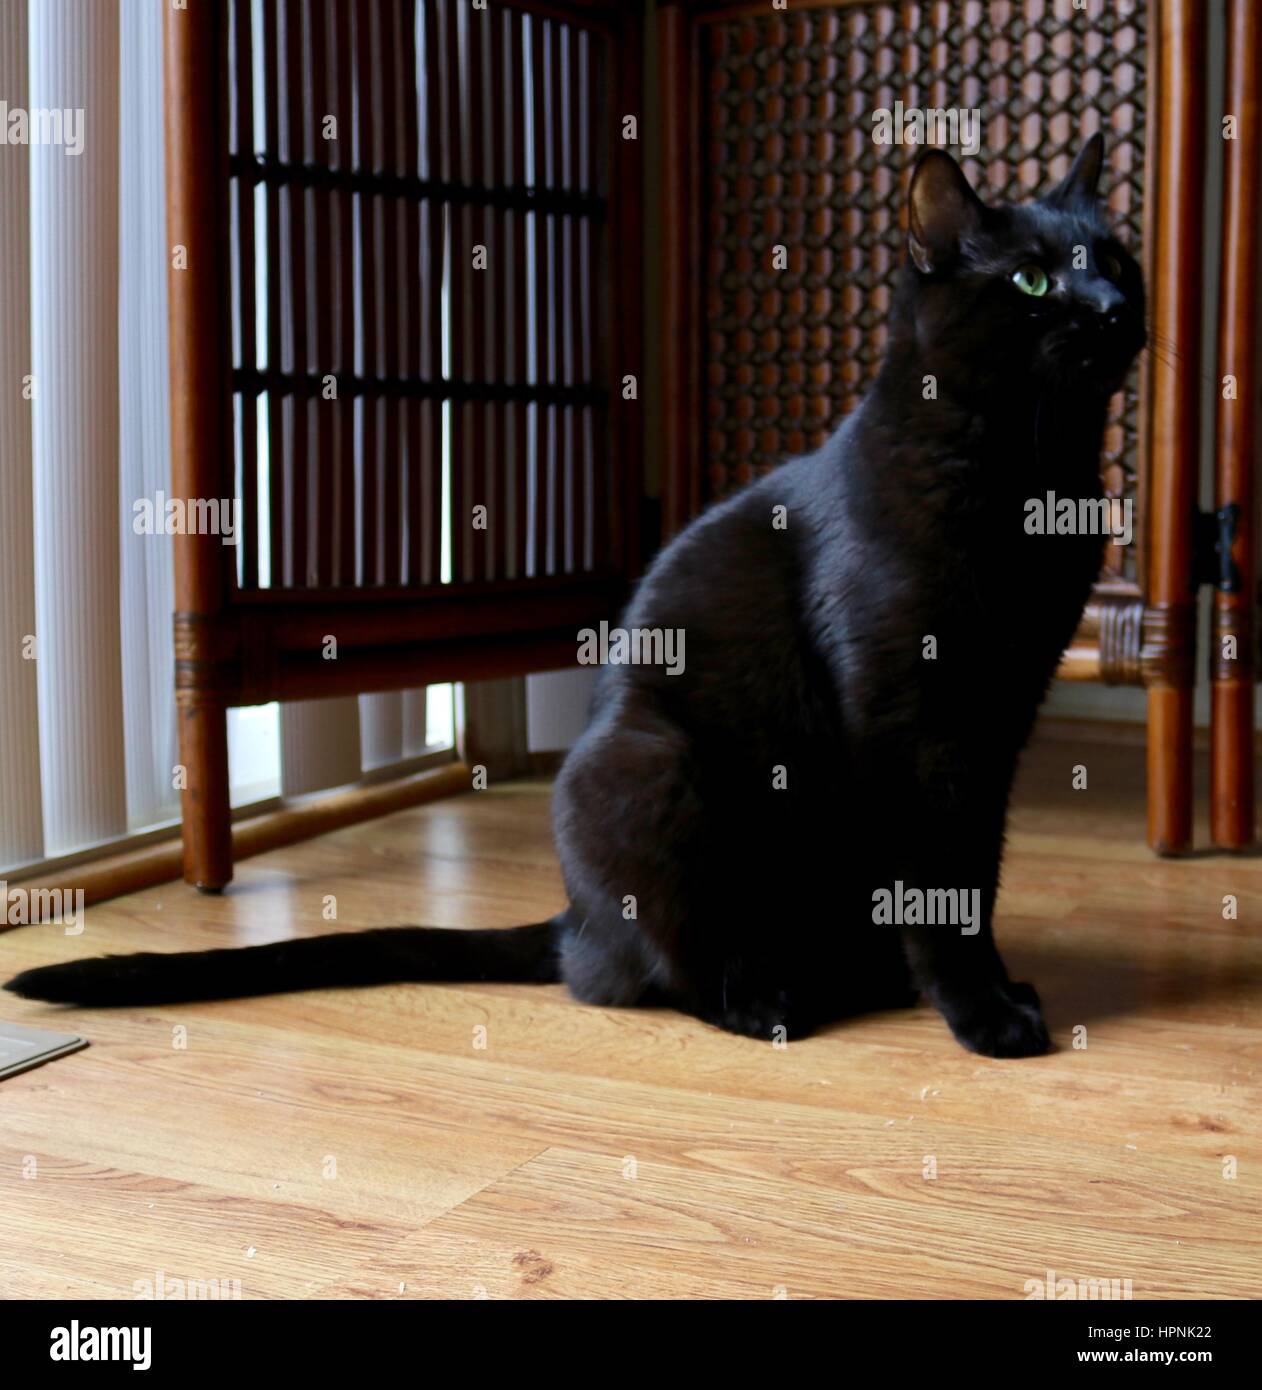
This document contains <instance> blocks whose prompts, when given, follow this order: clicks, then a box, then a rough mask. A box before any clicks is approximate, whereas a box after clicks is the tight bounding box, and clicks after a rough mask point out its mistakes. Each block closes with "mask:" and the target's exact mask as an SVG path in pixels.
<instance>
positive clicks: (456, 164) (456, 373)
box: [443, 0, 470, 581]
mask: <svg viewBox="0 0 1262 1390" xmlns="http://www.w3.org/2000/svg"><path fill="white" fill-rule="evenodd" d="M444 8H445V11H446V14H445V19H446V26H447V31H446V48H447V61H446V64H445V67H444V72H443V78H444V82H445V84H446V92H445V95H446V99H447V102H446V104H447V168H448V179H449V181H450V182H452V183H465V182H467V180H468V165H467V163H466V154H465V150H464V114H465V103H467V101H468V83H467V81H466V74H465V70H464V68H463V67H462V62H463V57H464V54H463V49H462V47H461V43H460V37H461V36H460V28H461V25H460V16H461V15H466V18H467V14H466V12H465V10H464V7H463V6H460V5H458V4H457V3H455V0H446V4H445V6H444ZM447 216H448V226H449V240H448V245H449V249H450V262H449V280H448V300H447V302H448V313H449V315H450V322H451V330H450V361H451V379H452V380H453V381H456V382H463V381H465V380H467V371H468V368H467V362H466V351H467V348H466V338H467V331H468V321H467V307H468V306H467V294H468V286H467V283H466V282H467V280H468V276H469V241H470V238H469V213H468V208H467V207H466V206H465V205H464V204H463V203H459V202H457V203H453V204H451V205H450V206H449V207H448V210H447ZM449 418H450V422H451V432H450V457H451V485H452V492H451V495H452V506H451V575H452V578H453V579H454V580H456V581H459V580H463V579H466V578H467V577H468V573H469V571H468V559H467V557H468V553H469V551H468V546H469V507H470V486H469V483H470V479H469V467H470V462H469V451H468V439H469V436H468V429H467V422H468V406H467V405H466V404H462V403H461V402H459V401H453V402H452V403H451V406H450V411H449Z"/></svg>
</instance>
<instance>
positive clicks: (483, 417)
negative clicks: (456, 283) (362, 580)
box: [462, 10, 496, 579]
mask: <svg viewBox="0 0 1262 1390" xmlns="http://www.w3.org/2000/svg"><path fill="white" fill-rule="evenodd" d="M490 23H491V16H490V12H489V11H487V10H471V11H469V30H468V65H469V66H468V78H467V92H466V97H465V104H466V105H467V107H468V121H469V137H470V148H469V182H470V184H471V185H472V186H473V187H474V188H483V187H485V186H486V184H487V182H488V180H487V163H486V134H487V131H486V109H487V90H486V62H485V57H486V36H487V31H488V29H489V27H490ZM469 214H470V222H471V224H472V233H471V235H472V242H473V245H477V246H482V247H485V248H486V254H487V257H488V264H489V262H490V259H491V258H493V257H494V255H495V251H496V248H494V247H493V246H491V244H490V242H491V238H490V233H489V227H490V216H489V213H488V211H487V209H486V206H485V205H484V204H481V203H479V204H478V205H476V206H475V207H472V208H470V210H469ZM488 274H490V271H489V270H488V269H483V270H477V269H471V271H470V275H469V348H470V353H469V373H470V379H471V380H472V381H474V382H476V383H483V382H485V380H486V355H487V332H486V304H487V292H486V282H487V276H488ZM489 409H490V407H489V406H488V404H487V402H486V401H485V400H475V401H473V402H471V404H470V406H469V452H470V457H469V496H468V510H467V511H466V513H465V517H464V519H463V522H462V524H463V525H464V526H465V527H466V528H467V531H468V537H469V577H470V578H471V579H483V578H485V577H486V572H487V534H488V533H487V532H486V531H485V530H483V529H477V530H475V529H474V528H473V525H472V519H471V518H472V509H473V508H474V507H476V506H487V505H488V497H487V491H486V465H487V447H486V442H487V415H488V412H489Z"/></svg>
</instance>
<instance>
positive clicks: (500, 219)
mask: <svg viewBox="0 0 1262 1390" xmlns="http://www.w3.org/2000/svg"><path fill="white" fill-rule="evenodd" d="M486 31H487V50H488V53H489V56H490V73H491V77H490V98H491V100H490V115H491V175H490V180H489V182H491V183H493V184H496V185H498V186H500V187H507V186H508V185H509V184H510V183H511V182H512V178H511V175H510V173H509V169H508V162H507V160H508V147H507V142H506V139H505V131H504V127H505V118H506V116H507V114H508V113H507V111H506V105H507V100H506V93H505V87H504V57H505V54H504V45H505V41H506V38H507V34H508V24H507V15H506V13H505V12H504V11H502V10H495V11H493V12H492V13H491V14H489V15H488V16H487V18H486ZM491 226H492V236H491V240H490V248H491V261H490V269H489V271H488V274H489V277H490V279H489V289H488V293H489V295H490V300H491V331H490V334H491V343H490V346H491V378H492V380H494V381H497V382H503V381H504V380H506V367H507V362H508V348H507V343H506V337H507V333H508V285H509V278H508V272H509V261H510V254H511V253H510V250H509V243H508V230H507V217H506V215H505V213H504V209H503V208H502V207H497V208H496V209H495V212H494V215H493V218H492V223H491ZM487 409H488V411H489V412H490V422H489V435H488V444H487V459H486V480H487V492H486V503H487V508H488V519H487V525H488V532H487V538H486V569H485V573H486V575H487V576H488V577H489V578H493V579H494V578H499V577H501V576H502V575H503V573H504V562H505V560H506V558H507V556H506V554H505V547H506V546H507V544H508V536H509V531H508V525H507V523H508V472H509V468H510V464H509V461H508V407H507V406H506V405H502V404H492V405H488V407H487Z"/></svg>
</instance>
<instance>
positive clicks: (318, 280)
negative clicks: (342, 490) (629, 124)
mask: <svg viewBox="0 0 1262 1390" xmlns="http://www.w3.org/2000/svg"><path fill="white" fill-rule="evenodd" d="M307 4H308V7H309V9H308V16H309V18H308V23H309V28H308V35H309V45H310V50H311V58H310V71H311V106H310V110H309V112H308V115H307V121H308V124H309V127H310V130H311V145H312V150H313V154H314V161H315V163H316V164H318V165H321V166H322V167H324V168H329V167H331V166H332V164H333V155H334V150H335V149H336V148H337V144H338V142H337V141H336V140H330V139H327V138H325V131H324V122H325V118H326V117H327V116H332V115H334V114H335V104H336V103H335V101H334V95H333V75H332V71H331V66H330V65H331V62H332V55H331V53H330V51H329V50H330V45H329V26H328V21H329V0H307ZM337 133H338V138H339V139H341V138H342V135H343V131H342V128H341V124H340V122H339V124H338V128H337ZM345 134H346V135H347V136H349V135H350V131H349V130H347V131H346V132H345ZM334 201H335V200H334V195H333V193H332V191H331V190H330V189H329V188H328V187H327V186H325V185H318V186H317V187H316V188H315V189H314V190H313V192H312V194H311V202H312V216H313V221H314V224H315V226H314V240H315V275H314V279H313V288H314V293H313V296H312V300H311V309H312V314H313V316H314V319H315V322H314V332H315V370H316V372H317V373H318V374H319V376H320V377H321V378H323V377H324V376H325V375H326V374H327V373H329V372H331V371H332V370H333V364H334V360H335V359H334V314H335V312H336V307H337V300H336V297H335V295H334V274H333V237H334V232H335V227H334V219H335V216H336V213H335V209H334ZM338 408H339V407H338V403H337V402H336V401H329V400H325V398H324V393H323V391H319V392H318V393H317V394H316V396H315V397H314V401H313V404H312V406H311V418H312V423H313V427H314V430H315V449H314V454H315V458H314V468H315V486H314V488H313V489H312V491H311V493H310V494H309V495H310V496H312V497H313V498H314V502H313V503H309V504H308V507H307V511H308V514H309V515H310V516H311V518H312V521H313V523H314V525H313V532H314V534H313V552H314V553H313V554H312V556H311V563H312V568H313V574H312V577H313V579H314V580H315V582H316V583H317V584H320V585H331V584H333V583H335V582H336V581H335V570H334V552H335V548H336V537H337V531H336V528H335V525H334V506H333V501H334V489H333V483H334V477H333V472H334V446H335V444H336V421H337V413H338Z"/></svg>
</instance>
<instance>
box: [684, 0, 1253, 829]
mask: <svg viewBox="0 0 1262 1390" xmlns="http://www.w3.org/2000/svg"><path fill="white" fill-rule="evenodd" d="M1245 7H1247V0H1246V6H1245ZM1245 23H1247V21H1244V20H1242V21H1241V24H1245ZM1206 25H1207V20H1206V14H1205V7H1204V5H1203V4H1201V3H1200V0H1107V3H1100V4H1096V3H1093V4H1091V5H1090V6H1088V7H1086V8H1085V9H1083V8H1075V6H1074V5H1073V3H1072V0H840V3H838V0H833V2H832V3H829V4H820V3H815V2H814V0H798V3H794V4H792V5H791V6H789V7H787V8H786V9H782V10H776V9H773V8H772V7H771V6H770V5H768V4H766V3H763V0H758V3H739V0H738V2H737V3H732V0H722V3H707V0H661V4H660V27H659V41H660V51H661V61H662V81H661V86H662V93H663V112H662V130H663V139H664V142H665V150H664V184H665V188H664V195H663V208H664V216H665V219H666V235H665V242H664V250H665V255H664V264H663V282H664V286H665V295H666V306H665V311H664V335H663V341H662V345H661V346H662V382H663V393H664V404H665V417H666V441H665V448H666V460H667V462H666V479H667V485H666V496H665V514H666V522H667V529H668V530H673V529H676V528H677V527H678V526H679V525H681V524H682V523H683V522H684V521H685V520H686V519H687V518H688V517H689V516H690V515H692V514H693V513H694V512H695V511H696V510H697V509H698V508H699V507H701V506H702V505H704V504H705V503H706V502H708V501H709V500H711V499H713V498H715V497H718V496H721V495H722V494H723V493H725V492H726V491H728V490H729V489H731V488H734V487H737V486H739V485H741V484H742V483H744V482H745V481H747V480H748V479H749V478H750V477H752V476H755V475H756V474H758V473H760V472H763V471H765V470H766V469H768V468H771V467H773V466H774V465H775V464H776V463H777V462H779V461H780V460H781V459H782V458H783V457H785V456H786V455H789V454H793V453H798V452H802V451H805V450H808V449H811V448H815V447H817V446H818V445H819V444H821V443H822V442H823V440H824V439H825V438H826V437H827V435H828V433H829V432H830V431H831V430H832V429H833V428H835V426H836V424H837V422H838V421H839V419H840V418H841V417H842V416H843V415H844V414H845V413H846V412H847V411H849V410H850V409H852V408H853V407H854V405H855V404H856V403H857V402H858V400H859V398H860V396H861V394H862V392H863V390H864V388H865V387H866V385H867V383H868V382H869V381H870V380H871V378H872V376H873V375H874V373H875V371H876V368H877V366H878V364H879V361H880V356H881V352H882V349H883V346H884V342H885V333H886V328H885V315H886V312H887V309H888V306H889V296H890V292H891V288H892V284H893V280H894V277H895V275H896V273H897V270H898V266H899V264H900V261H901V258H902V255H903V250H904V242H905V237H906V224H905V212H904V200H905V194H906V184H907V178H908V175H909V172H910V168H911V165H912V163H913V162H914V159H915V156H916V155H917V153H918V150H917V149H916V148H915V147H912V146H904V145H890V144H886V145H878V144H876V143H874V141H873V139H872V115H873V112H875V111H876V110H878V109H881V108H884V109H886V110H893V109H894V106H895V103H896V102H899V101H901V102H902V103H903V106H904V108H908V107H918V108H921V109H925V108H947V107H964V108H980V110H981V113H982V117H983V119H982V148H981V150H980V152H979V153H978V155H977V157H975V158H967V157H966V158H964V159H963V160H962V163H963V165H964V168H965V170H966V172H967V173H968V175H969V177H970V178H971V179H972V180H973V181H974V183H975V184H976V186H977V187H978V188H979V189H980V190H981V191H982V192H983V195H984V196H986V197H988V198H990V199H992V200H997V201H999V200H1009V201H1017V200H1021V199H1025V198H1028V197H1031V196H1034V195H1035V194H1036V193H1037V192H1038V191H1039V190H1040V189H1043V188H1046V187H1047V186H1049V183H1050V182H1051V181H1052V180H1054V179H1056V178H1059V177H1060V176H1061V175H1062V174H1063V173H1064V172H1065V170H1066V169H1067V167H1068V164H1069V161H1070V159H1071V158H1072V155H1073V154H1074V153H1075V152H1076V150H1077V149H1078V148H1079V146H1080V144H1081V142H1082V140H1083V139H1084V138H1085V137H1086V136H1087V135H1088V134H1090V133H1091V132H1092V131H1094V130H1095V129H1097V128H1099V127H1103V128H1104V129H1105V132H1106V144H1107V160H1108V167H1107V170H1106V173H1105V177H1104V187H1105V190H1106V192H1107V197H1108V202H1109V207H1110V210H1111V213H1112V215H1113V219H1114V222H1115V224H1116V226H1117V228H1118V231H1119V234H1120V235H1121V237H1122V238H1123V239H1124V240H1125V241H1127V242H1128V243H1129V244H1130V245H1131V246H1132V248H1133V249H1134V251H1135V253H1136V254H1137V255H1138V256H1139V257H1140V259H1141V261H1142V263H1143V265H1144V268H1145V276H1146V280H1147V284H1148V287H1149V311H1150V320H1151V324H1152V330H1153V341H1152V350H1151V351H1150V352H1149V353H1146V354H1144V356H1143V357H1142V358H1141V362H1140V364H1139V365H1138V366H1137V367H1136V369H1135V371H1134V372H1133V373H1132V376H1131V379H1130V381H1129V382H1128V384H1127V386H1126V388H1125V390H1124V391H1122V392H1121V393H1119V395H1118V396H1117V397H1116V398H1115V400H1114V401H1113V403H1112V407H1111V415H1110V422H1109V427H1108V432H1107V435H1106V439H1105V447H1104V457H1103V459H1102V461H1101V466H1102V469H1103V480H1104V486H1105V490H1106V492H1107V493H1108V494H1109V495H1110V496H1112V497H1116V498H1121V499H1129V500H1130V501H1131V502H1132V503H1133V504H1134V507H1135V515H1136V530H1137V535H1138V536H1139V537H1141V538H1142V539H1141V542H1140V543H1138V544H1136V545H1134V546H1132V547H1121V546H1117V545H1113V546H1110V549H1109V552H1108V559H1107V561H1106V564H1105V567H1104V572H1103V573H1102V575H1101V577H1100V580H1099V582H1098V584H1097V585H1096V588H1095V592H1094V595H1093V597H1092V600H1091V603H1090V606H1089V607H1088V609H1087V612H1086V614H1085V617H1084V621H1083V624H1082V627H1081V629H1080V631H1079V633H1078V634H1077V636H1076V638H1075V640H1074V642H1073V644H1072V647H1071V649H1070V651H1069V652H1068V653H1067V654H1066V658H1065V662H1064V665H1063V667H1062V672H1061V674H1062V675H1064V676H1068V677H1072V678H1078V679H1088V680H1100V681H1105V682H1107V683H1110V684H1118V683H1122V684H1134V685H1144V686H1146V687H1147V689H1148V692H1149V730H1150V738H1149V813H1150V814H1149V838H1150V841H1151V843H1152V844H1153V846H1154V848H1157V849H1159V850H1162V851H1167V852H1172V851H1179V850H1182V849H1185V848H1187V847H1188V845H1189V844H1190V841H1191V738H1192V691H1193V685H1194V669H1193V654H1194V639H1195V589H1194V587H1193V586H1194V582H1195V581H1196V578H1197V576H1196V575H1195V574H1194V572H1193V538H1194V534H1193V533H1194V531H1195V529H1196V527H1195V526H1194V508H1195V502H1196V464H1197V449H1198V402H1199V393H1200V389H1201V376H1200V366H1199V360H1198V359H1199V340H1200V314H1201V278H1202V277H1201V253H1202V245H1201V242H1202V237H1201V218H1202V212H1203V207H1204V138H1205V137H1204V131H1205V116H1204V111H1203V106H1204V92H1205V63H1206V51H1205V50H1206V36H1205V30H1206ZM1244 81H1245V79H1244V78H1242V79H1241V83H1242V85H1243V83H1244ZM1252 99H1253V101H1255V102H1256V91H1255V92H1254V95H1253V98H1252ZM1242 119H1243V118H1242ZM1250 151H1253V157H1254V160H1255V163H1256V144H1255V143H1254V142H1253V140H1252V137H1250V143H1249V144H1248V145H1247V146H1245V147H1242V151H1241V153H1240V158H1241V160H1243V161H1247V160H1248V157H1249V152H1250ZM956 153H958V151H956ZM1242 202H1243V195H1242ZM1241 215H1242V217H1243V216H1244V214H1243V213H1242V214H1241ZM1254 225H1255V229H1256V224H1254ZM1235 235H1236V238H1237V239H1236V241H1235V242H1234V243H1233V247H1234V254H1235V255H1236V256H1237V257H1240V256H1244V255H1247V254H1249V249H1250V248H1249V243H1247V242H1242V241H1241V240H1240V235H1241V234H1240V233H1239V232H1237V233H1236V234H1235ZM777 243H783V244H784V245H786V247H787V248H788V260H789V268H788V269H787V270H786V271H782V272H777V271H774V270H772V268H771V257H770V248H771V247H772V246H773V245H774V244H777ZM698 271H699V272H700V273H698ZM1239 273H1241V274H1243V273H1244V267H1243V265H1240V266H1239ZM1244 312H1245V311H1244V310H1243V309H1242V310H1241V314H1243V313H1244ZM1242 331H1243V329H1238V330H1237V332H1242ZM1234 447H1235V448H1236V451H1237V454H1238V453H1239V452H1240V450H1241V449H1242V448H1244V447H1246V446H1245V444H1244V441H1243V437H1242V439H1241V440H1239V441H1238V442H1237V444H1236V445H1235V446H1234ZM1238 471H1239V470H1238ZM1249 583H1250V585H1251V583H1252V570H1251V569H1250V571H1249ZM1252 601H1253V600H1252V591H1251V587H1250V589H1249V593H1248V597H1247V600H1246V603H1245V605H1244V606H1245V607H1247V606H1248V605H1249V604H1251V603H1252ZM1238 609H1239V605H1237V607H1236V610H1233V611H1237V613H1238ZM1237 621H1239V619H1238V618H1237ZM1235 674H1236V675H1237V676H1238V675H1239V674H1240V672H1236V673H1235ZM1246 679H1247V680H1249V681H1250V682H1251V676H1246ZM1222 698H1223V700H1224V701H1226V700H1228V699H1229V698H1230V699H1234V700H1235V704H1234V706H1232V708H1233V709H1234V711H1235V712H1236V722H1235V723H1234V724H1233V725H1232V726H1231V727H1232V729H1233V733H1232V734H1231V735H1228V734H1226V733H1224V735H1223V737H1224V739H1226V740H1228V741H1230V739H1231V738H1234V739H1235V740H1236V743H1237V745H1238V744H1239V741H1240V737H1241V735H1240V729H1241V727H1243V726H1242V725H1241V723H1240V719H1241V718H1242V715H1241V713H1240V711H1241V702H1242V700H1243V699H1244V697H1243V696H1241V695H1239V693H1237V694H1236V695H1234V696H1231V697H1228V696H1226V695H1224V696H1223V697H1222ZM1250 698H1251V684H1250ZM1224 708H1225V705H1224ZM1251 727H1252V725H1251V721H1250V722H1249V723H1248V725H1247V727H1246V728H1245V737H1247V738H1249V739H1250V740H1251V732H1249V731H1251ZM1247 767H1248V760H1246V768H1247ZM1249 775H1250V776H1251V773H1250V774H1249ZM1243 776H1244V774H1242V777H1241V779H1238V782H1239V781H1240V780H1242V779H1243ZM1250 785H1251V783H1250ZM1236 791H1237V793H1238V795H1239V796H1243V794H1244V793H1243V790H1242V788H1241V787H1240V786H1239V785H1237V788H1236ZM1247 815H1248V821H1249V829H1248V838H1251V837H1252V810H1251V807H1250V808H1249V810H1248V812H1247ZM1235 824H1236V833H1237V834H1238V835H1243V834H1244V833H1245V832H1244V830H1243V828H1242V827H1243V817H1242V816H1240V815H1239V814H1238V813H1237V815H1236V821H1235ZM1224 831H1225V826H1224ZM1241 842H1243V841H1241Z"/></svg>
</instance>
